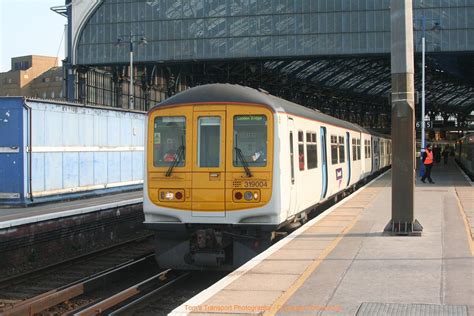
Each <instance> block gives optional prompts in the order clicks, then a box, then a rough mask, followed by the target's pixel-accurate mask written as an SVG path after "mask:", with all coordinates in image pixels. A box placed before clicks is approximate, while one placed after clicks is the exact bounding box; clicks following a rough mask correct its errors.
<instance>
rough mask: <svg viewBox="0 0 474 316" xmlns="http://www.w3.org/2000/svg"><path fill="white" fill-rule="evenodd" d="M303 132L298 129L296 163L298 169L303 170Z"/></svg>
mask: <svg viewBox="0 0 474 316" xmlns="http://www.w3.org/2000/svg"><path fill="white" fill-rule="evenodd" d="M303 135H304V134H303V132H302V131H298V165H299V167H300V171H302V170H304V137H303Z"/></svg>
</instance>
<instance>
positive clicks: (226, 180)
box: [144, 85, 280, 270]
mask: <svg viewBox="0 0 474 316" xmlns="http://www.w3.org/2000/svg"><path fill="white" fill-rule="evenodd" d="M219 86H220V88H219V90H222V89H224V90H226V87H227V88H229V87H231V86H230V85H219ZM248 90H249V91H250V89H248ZM210 91H212V89H211V90H210V89H209V86H207V87H206V86H205V87H203V88H202V87H201V88H199V87H198V88H194V89H191V90H188V91H186V92H184V93H181V94H179V95H177V96H175V97H173V98H170V99H168V100H166V101H165V102H163V103H161V104H159V105H158V106H157V107H155V108H153V109H151V110H150V112H149V115H148V124H147V125H148V130H147V135H146V138H147V157H146V168H145V169H146V176H145V190H144V191H145V192H144V197H145V198H144V212H145V225H146V226H147V227H148V228H150V229H153V230H155V231H157V239H156V255H157V261H158V263H159V264H160V266H161V267H164V268H167V267H171V268H177V269H187V270H190V269H203V268H212V269H221V270H227V269H233V268H235V267H237V266H239V265H241V264H242V263H244V262H245V261H247V260H248V259H249V258H251V257H252V256H254V255H255V254H257V253H259V252H260V251H261V250H263V249H265V248H266V247H267V246H268V243H269V242H270V235H271V232H272V231H274V230H275V229H276V228H277V226H278V223H279V222H280V219H279V214H278V212H277V209H276V208H272V206H271V205H269V204H270V201H271V200H272V193H273V192H272V181H273V179H272V176H273V151H274V143H273V132H274V131H273V125H274V124H273V119H274V113H272V110H271V108H269V107H267V106H264V105H261V104H252V103H249V102H248V99H246V97H245V95H240V94H239V95H236V94H235V93H231V94H228V93H226V92H225V91H217V93H218V94H219V95H226V98H227V100H226V101H225V102H224V100H223V99H222V98H219V97H217V98H216V96H215V95H214V96H213V95H209V92H210ZM211 94H212V93H211ZM206 100H207V101H206ZM216 100H217V102H216ZM220 100H221V101H220ZM254 101H255V102H257V101H258V100H254Z"/></svg>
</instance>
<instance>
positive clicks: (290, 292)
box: [263, 212, 360, 316]
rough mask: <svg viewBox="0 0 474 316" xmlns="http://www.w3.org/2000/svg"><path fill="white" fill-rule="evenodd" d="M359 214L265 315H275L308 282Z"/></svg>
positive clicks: (356, 216) (354, 222) (355, 221)
mask: <svg viewBox="0 0 474 316" xmlns="http://www.w3.org/2000/svg"><path fill="white" fill-rule="evenodd" d="M359 215H360V212H359V214H357V215H355V217H354V219H353V220H352V221H351V222H350V224H349V225H348V226H346V228H344V230H343V231H342V232H341V234H340V235H339V236H338V237H337V238H336V239H334V240H333V241H332V242H331V243H330V244H329V245H328V246H327V247H326V248H325V249H324V251H323V252H322V253H321V254H320V255H319V257H318V258H317V259H316V260H314V261H313V262H312V263H311V265H310V266H309V267H307V268H306V270H305V271H304V272H303V274H302V275H301V276H300V277H299V278H298V279H297V280H296V281H295V282H294V283H293V284H292V285H291V286H290V288H289V289H287V290H286V292H285V293H283V294H282V295H281V296H280V297H279V298H278V299H277V300H276V301H275V302H274V303H273V304H272V306H271V308H269V309H268V310H267V311H266V312H265V313H264V314H263V315H264V316H272V315H275V314H276V313H277V312H278V311H279V310H280V309H281V308H282V307H283V305H284V304H285V303H286V302H287V301H288V300H289V299H290V298H291V297H292V296H293V294H295V292H296V291H297V290H298V289H299V288H300V287H301V286H302V285H303V284H304V283H305V282H306V280H307V279H308V278H309V277H310V276H311V275H312V274H313V272H314V271H315V270H316V269H317V268H318V267H319V265H320V264H321V263H322V262H323V261H324V259H326V257H327V256H328V255H329V254H330V253H331V252H332V251H333V250H334V248H336V246H337V245H338V244H339V242H340V241H341V240H342V238H344V235H346V234H347V232H349V231H350V230H351V229H352V227H353V226H354V225H355V224H356V223H357V220H358V218H359Z"/></svg>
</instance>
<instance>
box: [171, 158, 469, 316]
mask: <svg viewBox="0 0 474 316" xmlns="http://www.w3.org/2000/svg"><path fill="white" fill-rule="evenodd" d="M432 177H433V180H434V181H435V182H436V184H424V183H422V182H421V181H419V180H417V183H416V192H415V217H416V219H418V220H419V222H420V223H421V224H422V225H423V227H424V230H423V234H422V236H421V237H415V236H413V237H404V236H386V235H384V234H383V229H384V227H385V225H386V224H387V222H388V221H389V220H390V218H391V206H390V205H391V173H390V171H389V172H387V173H385V174H384V175H382V176H380V177H379V178H377V179H376V180H374V181H372V182H371V183H370V184H368V185H367V186H365V187H364V188H363V189H361V190H359V191H357V192H356V193H354V194H352V195H351V196H350V197H348V198H347V199H345V200H343V201H341V202H340V203H338V204H337V205H335V206H333V207H332V208H331V209H329V210H327V211H325V212H324V213H323V214H321V215H320V216H318V217H317V218H315V219H313V220H312V221H310V222H308V224H306V225H305V226H304V227H302V228H301V229H299V230H297V231H296V232H294V233H293V234H291V235H290V236H289V237H287V238H285V239H284V240H282V241H280V242H279V243H277V244H276V245H274V246H272V247H271V248H270V249H268V250H267V251H265V252H264V253H262V254H260V255H259V256H257V257H255V258H254V259H253V260H251V261H250V262H248V263H246V264H245V265H243V266H242V267H240V268H239V269H238V270H236V271H234V272H233V273H231V274H229V275H228V276H227V277H225V278H224V279H222V280H221V281H219V282H218V283H216V284H215V285H213V286H212V287H210V288H208V289H207V290H205V291H203V292H201V293H200V294H198V295H197V296H195V297H194V298H192V299H190V300H189V301H187V302H186V303H184V304H183V305H181V306H180V307H178V308H176V309H175V310H174V311H173V312H172V313H171V315H186V314H191V315H217V314H218V315H240V314H260V315H275V314H278V315H474V276H473V274H474V247H473V239H472V232H471V229H472V223H473V222H472V219H473V216H472V215H473V213H472V209H473V197H474V188H473V187H472V186H471V184H470V183H469V182H468V181H467V180H466V179H465V178H464V176H463V175H462V173H461V171H460V170H459V169H458V168H457V166H455V165H454V162H451V161H450V164H448V165H447V166H444V165H435V167H434V168H433V176H432ZM469 220H471V222H469Z"/></svg>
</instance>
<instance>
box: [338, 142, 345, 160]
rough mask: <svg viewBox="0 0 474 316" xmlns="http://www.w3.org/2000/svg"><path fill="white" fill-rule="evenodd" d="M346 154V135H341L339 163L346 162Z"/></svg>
mask: <svg viewBox="0 0 474 316" xmlns="http://www.w3.org/2000/svg"><path fill="white" fill-rule="evenodd" d="M344 161H345V155H344V137H342V136H339V163H344Z"/></svg>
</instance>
